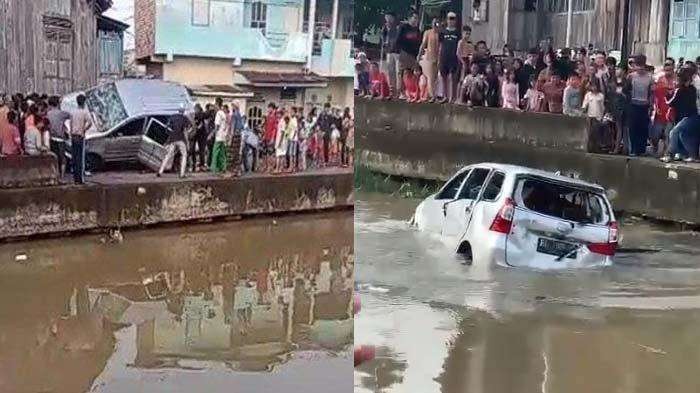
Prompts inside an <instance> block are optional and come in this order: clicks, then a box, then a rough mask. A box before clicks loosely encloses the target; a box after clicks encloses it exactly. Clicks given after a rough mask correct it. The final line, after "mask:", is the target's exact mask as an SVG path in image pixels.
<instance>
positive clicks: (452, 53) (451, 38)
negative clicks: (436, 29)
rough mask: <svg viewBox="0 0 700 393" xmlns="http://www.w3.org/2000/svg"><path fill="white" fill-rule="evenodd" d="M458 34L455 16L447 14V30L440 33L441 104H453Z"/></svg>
mask: <svg viewBox="0 0 700 393" xmlns="http://www.w3.org/2000/svg"><path fill="white" fill-rule="evenodd" d="M459 39H460V34H459V30H458V29H457V14H455V13H454V12H449V13H448V14H447V28H446V29H445V30H443V31H442V32H440V35H439V41H440V59H439V64H440V67H439V68H440V77H441V78H442V86H443V89H444V91H445V93H444V97H443V99H442V102H443V103H444V102H450V103H454V100H455V96H456V88H457V77H458V76H459V59H457V44H458V43H459Z"/></svg>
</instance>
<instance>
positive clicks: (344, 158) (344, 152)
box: [340, 138, 348, 165]
mask: <svg viewBox="0 0 700 393" xmlns="http://www.w3.org/2000/svg"><path fill="white" fill-rule="evenodd" d="M345 141H346V138H340V164H341V165H346V164H347V163H348V149H347V147H345Z"/></svg>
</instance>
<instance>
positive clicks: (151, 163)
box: [138, 118, 170, 171]
mask: <svg viewBox="0 0 700 393" xmlns="http://www.w3.org/2000/svg"><path fill="white" fill-rule="evenodd" d="M169 136H170V131H169V128H168V127H167V126H166V125H165V124H163V122H161V121H160V120H158V119H156V118H150V119H149V120H148V123H147V126H146V131H145V132H144V134H143V136H142V137H141V143H140V147H139V151H138V160H139V162H140V163H141V164H143V165H144V166H146V167H148V168H150V169H152V170H154V171H157V170H158V169H160V165H161V163H162V162H163V160H164V159H165V154H166V150H165V143H166V142H167V140H168V137H169ZM166 169H168V168H166Z"/></svg>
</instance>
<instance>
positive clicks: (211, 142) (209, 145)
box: [206, 136, 214, 168]
mask: <svg viewBox="0 0 700 393" xmlns="http://www.w3.org/2000/svg"><path fill="white" fill-rule="evenodd" d="M206 146H207V166H208V167H209V168H211V159H212V153H213V152H214V136H212V137H211V139H207V143H206Z"/></svg>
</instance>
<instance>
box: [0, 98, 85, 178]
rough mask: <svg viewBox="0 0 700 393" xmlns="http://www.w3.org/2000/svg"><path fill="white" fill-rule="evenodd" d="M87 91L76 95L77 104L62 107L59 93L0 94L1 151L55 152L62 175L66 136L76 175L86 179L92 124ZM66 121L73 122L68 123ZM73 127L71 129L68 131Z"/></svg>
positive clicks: (39, 153)
mask: <svg viewBox="0 0 700 393" xmlns="http://www.w3.org/2000/svg"><path fill="white" fill-rule="evenodd" d="M86 100H87V99H86V97H85V95H82V94H81V95H78V96H77V98H76V102H77V107H76V108H75V109H74V110H72V111H70V112H66V111H63V110H61V109H60V104H61V101H60V98H59V97H58V96H51V97H49V96H47V95H39V94H35V93H33V94H30V95H27V96H25V95H23V94H15V95H13V96H12V97H7V96H4V95H3V96H0V155H3V156H17V155H29V156H38V155H42V154H49V153H53V154H55V155H56V157H57V162H58V170H59V173H60V174H61V176H62V175H63V174H64V173H65V163H66V143H65V141H66V139H68V138H69V139H70V141H71V156H72V157H81V158H82V159H75V160H72V171H71V172H72V173H73V179H74V181H75V182H76V183H79V184H82V183H84V182H85V164H84V163H85V133H86V132H87V130H89V129H90V128H91V127H92V126H93V119H92V115H91V114H90V112H89V111H88V109H87V107H86ZM66 123H69V124H70V126H69V127H66ZM69 130H70V131H69Z"/></svg>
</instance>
